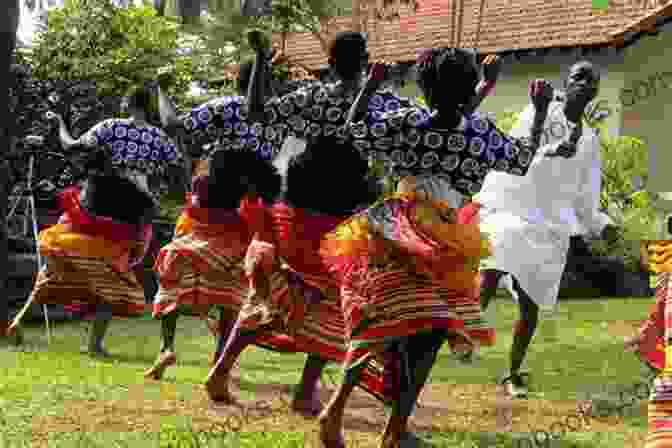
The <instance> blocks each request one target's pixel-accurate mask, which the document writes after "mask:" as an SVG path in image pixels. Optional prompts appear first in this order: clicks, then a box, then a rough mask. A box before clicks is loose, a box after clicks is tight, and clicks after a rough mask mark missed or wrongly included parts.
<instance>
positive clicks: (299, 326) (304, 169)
mask: <svg viewBox="0 0 672 448" xmlns="http://www.w3.org/2000/svg"><path fill="white" fill-rule="evenodd" d="M367 169H368V167H367V162H366V161H365V160H363V159H362V158H361V156H360V155H359V154H358V152H357V151H355V150H354V149H353V148H351V147H349V146H345V145H341V144H338V142H337V140H336V138H335V137H333V136H332V137H322V138H319V139H318V140H316V141H314V142H312V143H310V144H309V146H308V149H307V150H306V152H304V153H302V154H300V155H298V156H294V157H293V158H292V159H291V160H290V162H289V166H288V168H287V169H286V174H285V176H286V190H285V192H284V198H283V199H281V200H278V201H277V202H276V203H275V204H274V205H273V207H272V208H271V215H272V217H273V222H274V240H272V241H264V240H263V239H261V238H258V239H256V240H255V241H254V242H253V243H252V245H251V247H250V256H252V255H253V254H255V253H256V252H257V251H259V253H258V254H256V255H258V256H259V258H258V260H257V262H256V263H254V262H250V264H249V265H248V273H249V275H250V277H251V279H252V282H251V289H252V290H253V291H261V290H263V289H264V286H263V285H264V284H266V285H268V284H270V283H271V281H270V280H269V279H268V278H264V275H263V272H259V271H258V269H261V268H262V267H263V266H274V267H275V269H273V271H272V272H273V273H277V272H278V271H284V272H285V273H284V275H285V276H286V282H287V286H288V288H287V291H286V294H285V295H276V294H272V295H271V294H270V289H271V288H270V287H266V290H267V292H268V293H269V295H271V297H270V298H269V297H267V296H264V294H263V293H260V294H259V296H257V297H256V298H255V299H256V300H254V299H253V300H251V301H250V302H248V303H247V305H246V307H245V308H244V309H243V310H242V314H243V319H244V320H243V323H242V328H243V332H242V334H241V335H240V336H238V337H237V338H236V339H235V340H234V342H233V344H232V345H231V347H230V349H229V350H228V351H227V353H226V354H225V355H224V356H222V358H221V359H220V361H219V362H218V363H217V365H216V366H215V367H214V368H213V369H212V371H211V372H210V375H209V380H208V390H209V391H210V396H211V398H213V399H214V400H216V401H221V400H222V399H223V398H222V397H230V394H229V392H228V383H229V381H228V379H229V372H230V370H231V368H232V366H233V364H234V363H235V361H236V359H237V358H238V356H239V355H240V353H241V352H242V351H243V349H244V348H245V347H246V346H247V345H249V344H252V343H254V344H258V345H261V346H266V347H268V348H271V349H275V350H281V351H284V350H288V349H290V348H291V351H302V352H306V353H309V356H308V359H307V361H306V366H305V368H304V371H303V376H302V379H301V383H300V385H299V389H298V393H297V395H296V397H295V401H294V409H295V410H297V411H299V412H301V413H303V414H305V415H317V414H318V413H319V411H320V410H321V408H322V406H321V404H320V402H319V399H318V394H317V386H318V381H319V378H320V374H321V371H322V369H323V367H324V366H325V364H326V363H327V362H328V361H333V362H342V361H343V359H344V355H345V350H346V343H345V339H344V332H345V327H344V322H343V315H342V313H341V310H340V296H339V290H338V283H336V282H335V281H334V278H333V277H332V276H331V275H330V274H329V272H327V271H326V270H325V268H324V265H323V264H322V261H321V258H320V256H319V247H320V240H321V238H322V237H323V236H324V234H325V233H327V232H329V231H330V230H332V229H333V228H334V227H336V225H337V224H338V223H339V222H341V221H343V220H345V219H346V218H347V217H349V216H351V215H352V213H354V212H355V211H356V209H357V208H358V207H359V206H363V205H366V204H369V203H371V202H373V200H374V196H375V194H376V192H375V191H374V190H373V188H371V187H370V184H369V180H368V179H367V178H366V174H367ZM316 189H319V194H316ZM276 254H277V255H276ZM276 257H277V258H276ZM279 260H282V261H279ZM281 264H284V265H285V266H284V267H282V266H281ZM269 325H272V326H273V327H272V328H270V329H269ZM376 373H377V372H374V375H368V376H367V377H365V378H363V380H362V386H363V387H365V388H366V389H367V390H368V391H370V392H371V393H373V394H374V395H376V396H379V397H380V396H382V395H383V390H382V389H381V387H380V386H381V384H382V383H381V381H380V378H377V377H376Z"/></svg>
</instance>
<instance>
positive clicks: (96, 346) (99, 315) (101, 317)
mask: <svg viewBox="0 0 672 448" xmlns="http://www.w3.org/2000/svg"><path fill="white" fill-rule="evenodd" d="M111 320H112V309H111V307H110V306H109V305H107V304H100V305H98V306H96V315H95V318H94V320H93V322H91V329H90V330H89V346H88V352H89V354H90V355H93V356H101V357H109V356H110V354H109V353H108V352H107V351H106V350H105V349H104V348H103V339H104V338H105V334H106V333H107V329H108V328H109V326H110V321H111Z"/></svg>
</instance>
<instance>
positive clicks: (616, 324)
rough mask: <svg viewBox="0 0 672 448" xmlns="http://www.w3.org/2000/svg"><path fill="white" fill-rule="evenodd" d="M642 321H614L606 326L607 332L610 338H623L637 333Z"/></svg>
mask: <svg viewBox="0 0 672 448" xmlns="http://www.w3.org/2000/svg"><path fill="white" fill-rule="evenodd" d="M641 324H642V320H614V321H610V322H609V323H608V324H607V332H608V333H609V335H610V336H614V337H621V338H625V337H628V336H633V335H634V334H636V333H637V329H638V328H639V326H640V325H641Z"/></svg>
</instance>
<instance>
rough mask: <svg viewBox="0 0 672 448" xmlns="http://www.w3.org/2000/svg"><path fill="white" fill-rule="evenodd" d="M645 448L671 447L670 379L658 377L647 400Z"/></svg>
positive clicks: (671, 398)
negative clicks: (647, 428) (647, 427)
mask: <svg viewBox="0 0 672 448" xmlns="http://www.w3.org/2000/svg"><path fill="white" fill-rule="evenodd" d="M648 426H649V430H648V434H647V437H646V444H645V445H644V446H645V447H646V448H669V447H672V377H669V376H662V377H658V378H656V379H655V380H654V382H653V390H652V393H651V397H650V399H649V410H648Z"/></svg>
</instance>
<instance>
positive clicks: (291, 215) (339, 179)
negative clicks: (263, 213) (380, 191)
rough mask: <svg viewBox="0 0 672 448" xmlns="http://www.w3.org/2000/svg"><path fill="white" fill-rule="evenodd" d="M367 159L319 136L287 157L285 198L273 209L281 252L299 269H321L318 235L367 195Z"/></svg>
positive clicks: (348, 214) (328, 230)
mask: <svg viewBox="0 0 672 448" xmlns="http://www.w3.org/2000/svg"><path fill="white" fill-rule="evenodd" d="M366 173H367V162H366V161H365V160H363V159H362V158H361V156H360V155H359V153H358V152H357V151H356V150H355V149H354V148H352V147H350V146H347V145H340V144H338V143H337V142H336V140H335V139H333V138H332V139H329V138H325V139H321V140H320V141H318V142H316V143H314V144H312V145H311V146H310V147H309V148H308V150H307V151H306V152H304V153H303V154H301V155H299V156H297V157H294V158H293V159H292V160H291V161H290V166H289V168H288V172H287V188H286V192H285V194H284V198H283V200H281V201H276V203H275V204H274V205H273V207H272V209H271V210H272V212H271V213H272V216H273V223H274V232H275V234H276V240H277V242H278V244H279V247H280V254H281V256H282V257H283V258H285V259H286V260H287V261H288V263H289V264H290V266H292V268H294V269H296V270H299V271H307V272H313V273H317V272H322V271H323V270H324V269H323V267H322V262H321V257H320V256H319V254H318V251H319V248H320V242H321V239H322V237H323V236H324V235H325V234H326V233H328V232H330V231H331V230H333V228H334V227H336V225H338V224H339V223H340V222H342V221H344V220H345V219H347V218H348V217H349V216H351V215H352V214H353V213H354V212H355V211H356V209H357V207H358V206H360V205H361V204H362V203H366V202H368V201H369V200H370V199H371V195H370V191H369V188H370V187H369V185H368V182H367V179H366Z"/></svg>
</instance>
